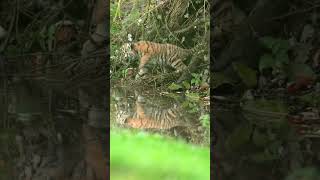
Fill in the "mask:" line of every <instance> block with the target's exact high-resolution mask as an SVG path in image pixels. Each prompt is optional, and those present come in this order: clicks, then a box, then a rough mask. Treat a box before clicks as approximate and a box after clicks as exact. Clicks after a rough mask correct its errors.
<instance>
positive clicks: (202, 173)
mask: <svg viewBox="0 0 320 180" xmlns="http://www.w3.org/2000/svg"><path fill="white" fill-rule="evenodd" d="M110 138H111V139H110V164H111V172H112V173H111V179H114V180H120V179H129V177H130V179H137V180H140V179H154V180H158V179H159V180H162V179H171V180H180V179H183V180H189V179H190V180H193V179H203V180H206V179H210V151H209V148H203V147H195V146H193V145H189V144H185V143H184V142H182V141H178V142H177V141H176V140H173V139H167V138H164V137H162V136H160V135H150V134H147V133H144V132H140V133H132V132H129V131H111V134H110Z"/></svg>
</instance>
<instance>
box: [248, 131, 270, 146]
mask: <svg viewBox="0 0 320 180" xmlns="http://www.w3.org/2000/svg"><path fill="white" fill-rule="evenodd" d="M252 141H253V143H254V144H255V145H256V146H258V147H265V146H266V145H267V144H268V142H269V137H268V135H267V134H266V133H262V132H261V131H259V130H258V129H256V130H255V131H254V133H253V136H252Z"/></svg>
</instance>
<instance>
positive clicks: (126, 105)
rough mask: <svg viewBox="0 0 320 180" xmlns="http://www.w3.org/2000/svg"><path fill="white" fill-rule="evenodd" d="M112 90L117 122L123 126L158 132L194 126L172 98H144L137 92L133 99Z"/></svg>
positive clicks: (117, 90)
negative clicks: (156, 130)
mask: <svg viewBox="0 0 320 180" xmlns="http://www.w3.org/2000/svg"><path fill="white" fill-rule="evenodd" d="M112 90H113V97H114V98H115V101H116V103H115V110H116V122H117V123H118V124H120V125H121V126H125V127H131V128H139V129H158V130H169V129H173V128H177V127H190V126H192V122H191V121H190V119H188V117H189V116H187V115H186V114H185V112H184V111H183V109H182V107H181V106H180V105H179V102H177V101H175V100H173V99H171V98H165V97H161V98H159V96H143V95H142V94H141V93H140V94H139V92H138V91H135V95H134V99H132V98H129V97H128V96H126V95H124V94H122V93H123V92H122V93H121V90H120V89H112ZM119 90H120V91H119Z"/></svg>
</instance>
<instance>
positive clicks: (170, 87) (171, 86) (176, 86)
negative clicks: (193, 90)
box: [168, 83, 183, 91]
mask: <svg viewBox="0 0 320 180" xmlns="http://www.w3.org/2000/svg"><path fill="white" fill-rule="evenodd" d="M182 88H183V87H182V86H181V85H179V84H176V83H172V84H171V85H170V86H169V87H168V89H170V90H172V91H176V90H179V89H182Z"/></svg>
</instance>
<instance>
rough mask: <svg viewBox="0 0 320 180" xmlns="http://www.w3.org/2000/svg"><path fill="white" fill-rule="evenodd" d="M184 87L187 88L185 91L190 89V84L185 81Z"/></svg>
mask: <svg viewBox="0 0 320 180" xmlns="http://www.w3.org/2000/svg"><path fill="white" fill-rule="evenodd" d="M182 85H183V86H184V87H185V89H190V87H191V86H190V83H188V82H187V81H183V82H182Z"/></svg>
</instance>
